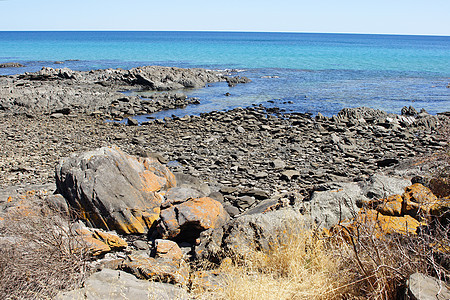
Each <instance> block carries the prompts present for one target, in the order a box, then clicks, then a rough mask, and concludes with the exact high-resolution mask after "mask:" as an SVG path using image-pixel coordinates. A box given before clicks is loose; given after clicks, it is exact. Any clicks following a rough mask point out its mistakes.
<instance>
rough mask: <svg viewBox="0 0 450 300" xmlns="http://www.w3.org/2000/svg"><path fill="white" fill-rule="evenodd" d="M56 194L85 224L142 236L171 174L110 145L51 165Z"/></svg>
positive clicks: (149, 160)
mask: <svg viewBox="0 0 450 300" xmlns="http://www.w3.org/2000/svg"><path fill="white" fill-rule="evenodd" d="M56 184H57V189H58V192H59V193H61V194H62V195H63V196H64V198H66V200H67V202H68V203H69V205H70V206H71V207H72V208H73V209H75V210H76V212H77V213H78V214H79V217H80V218H81V219H83V220H85V221H86V222H87V224H88V225H89V226H91V227H99V228H103V229H106V230H116V231H117V232H119V233H122V234H142V233H145V232H147V231H148V229H149V228H150V227H151V226H152V224H153V223H154V222H155V221H156V220H157V219H158V218H159V212H160V205H161V203H162V200H163V196H162V195H161V194H160V193H159V192H161V191H165V190H167V189H169V188H171V187H173V186H175V185H176V181H175V176H174V175H173V174H172V173H171V172H170V171H169V170H168V169H167V168H166V167H165V166H163V165H161V164H160V163H159V162H158V161H157V160H156V159H154V158H139V157H134V156H130V155H127V154H125V153H124V152H122V151H121V150H119V149H118V148H115V147H104V148H100V149H97V150H94V151H89V152H84V153H81V154H75V155H73V156H71V157H69V158H64V159H62V160H61V161H60V163H59V164H58V165H57V167H56Z"/></svg>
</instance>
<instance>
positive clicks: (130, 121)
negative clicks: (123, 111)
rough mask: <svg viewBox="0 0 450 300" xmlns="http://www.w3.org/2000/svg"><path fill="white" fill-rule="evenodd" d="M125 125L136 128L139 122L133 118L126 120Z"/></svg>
mask: <svg viewBox="0 0 450 300" xmlns="http://www.w3.org/2000/svg"><path fill="white" fill-rule="evenodd" d="M127 125H128V126H138V125H139V122H138V120H136V119H134V118H128V120H127Z"/></svg>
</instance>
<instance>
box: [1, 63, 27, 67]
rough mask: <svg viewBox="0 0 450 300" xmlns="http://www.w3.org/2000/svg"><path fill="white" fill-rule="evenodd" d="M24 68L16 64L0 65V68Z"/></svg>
mask: <svg viewBox="0 0 450 300" xmlns="http://www.w3.org/2000/svg"><path fill="white" fill-rule="evenodd" d="M23 67H25V66H24V65H22V64H19V63H16V62H9V63H2V64H0V68H23Z"/></svg>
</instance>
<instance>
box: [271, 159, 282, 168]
mask: <svg viewBox="0 0 450 300" xmlns="http://www.w3.org/2000/svg"><path fill="white" fill-rule="evenodd" d="M270 166H271V167H272V168H274V169H275V170H281V169H284V168H286V163H285V162H284V161H282V160H281V159H275V160H274V161H272V162H270Z"/></svg>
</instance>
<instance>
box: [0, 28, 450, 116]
mask: <svg viewBox="0 0 450 300" xmlns="http://www.w3.org/2000/svg"><path fill="white" fill-rule="evenodd" d="M3 62H19V63H22V64H24V65H25V66H26V67H24V68H5V69H0V75H10V74H16V73H23V72H35V71H38V70H39V69H41V68H42V67H44V66H45V67H53V68H62V67H68V68H71V69H73V70H83V71H86V70H91V69H101V68H124V69H129V68H132V67H137V66H142V65H162V66H176V67H185V68H187V67H202V68H208V69H214V70H223V69H235V70H238V71H239V73H238V74H239V75H241V76H247V77H249V78H250V79H252V82H251V83H248V84H242V85H238V86H236V87H233V88H229V87H228V86H227V85H226V83H216V84H211V85H210V86H208V87H206V88H204V89H199V90H188V91H185V92H186V94H187V95H188V96H190V97H197V98H199V99H200V101H201V104H199V105H193V106H190V107H187V108H186V109H181V110H174V111H166V112H161V113H159V114H157V115H155V117H163V116H167V115H169V116H170V115H172V114H174V115H179V116H182V115H186V114H199V113H202V112H208V111H213V110H225V109H231V108H234V107H246V106H251V105H259V104H262V105H264V106H267V107H274V106H275V107H279V108H281V109H282V110H284V111H286V112H300V113H311V114H316V113H317V112H321V113H322V114H324V115H327V116H331V115H333V114H336V113H337V112H338V111H339V110H341V109H342V108H344V107H358V106H366V107H372V108H377V109H382V110H385V111H387V112H393V113H399V112H400V110H401V108H402V107H403V106H409V105H412V106H414V107H415V108H416V109H418V110H419V109H422V108H424V109H425V110H427V111H428V112H429V113H432V114H435V113H438V112H444V111H449V110H450V88H449V84H450V37H449V36H402V35H366V34H328V33H256V32H253V33H252V32H123V31H120V32H112V31H105V32H91V31H85V32H75V31H70V32H0V63H3ZM56 62H63V63H62V64H61V63H59V64H57V63H56ZM131 93H137V94H139V95H141V96H142V97H146V96H147V95H146V94H145V93H139V92H136V91H132V92H131ZM226 93H229V94H230V95H229V96H225V94H226Z"/></svg>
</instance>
